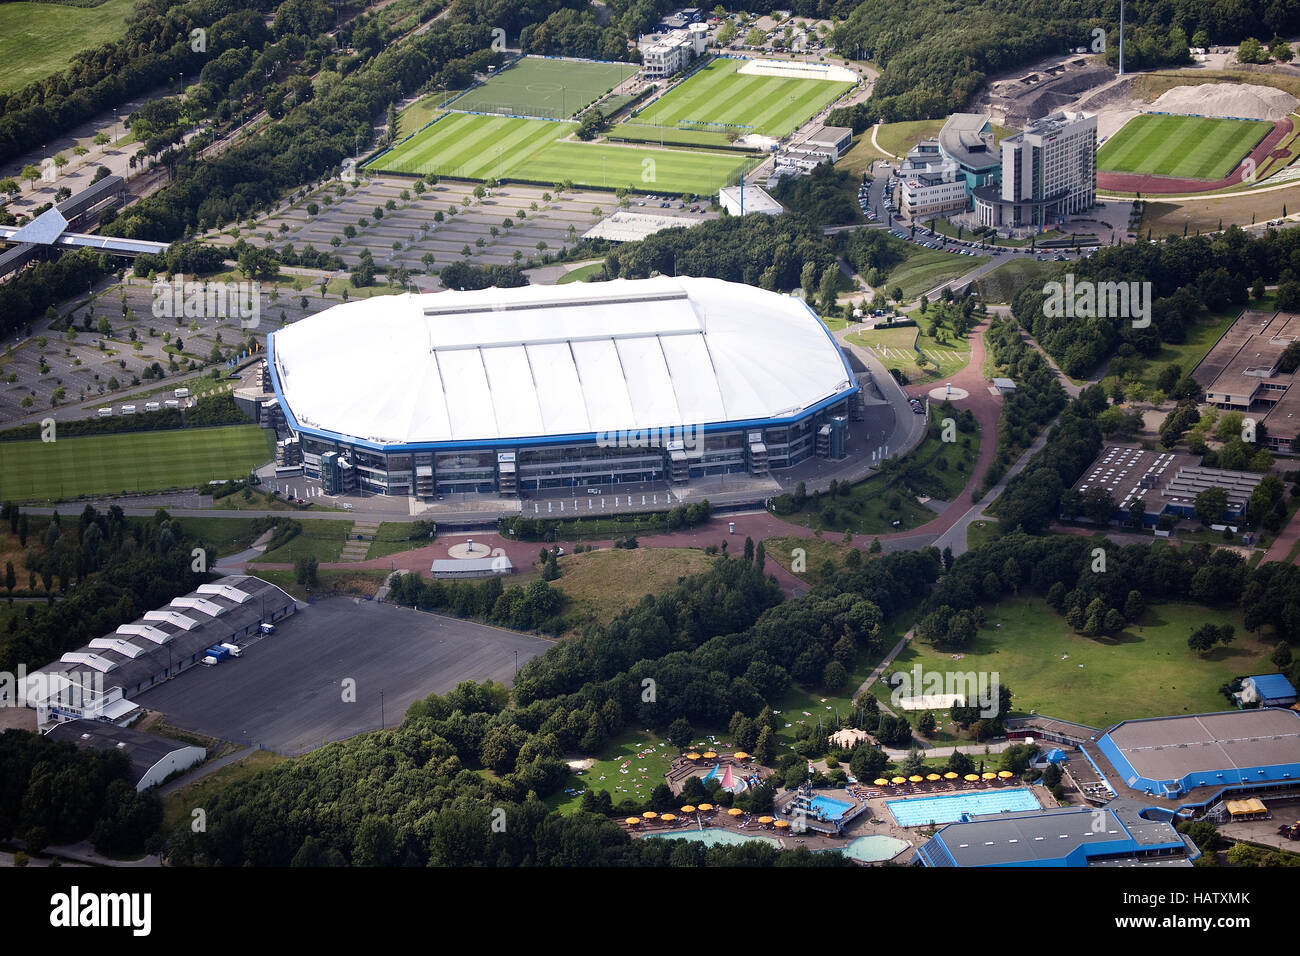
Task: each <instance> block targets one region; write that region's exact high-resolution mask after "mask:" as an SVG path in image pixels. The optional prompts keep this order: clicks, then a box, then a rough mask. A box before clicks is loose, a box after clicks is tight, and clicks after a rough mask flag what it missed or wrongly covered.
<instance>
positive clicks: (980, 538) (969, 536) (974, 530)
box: [966, 520, 1001, 551]
mask: <svg viewBox="0 0 1300 956" xmlns="http://www.w3.org/2000/svg"><path fill="white" fill-rule="evenodd" d="M999 537H1001V535H1000V534H999V532H998V523H997V522H996V521H988V520H981V521H972V522H971V523H970V526H969V527H967V529H966V550H968V551H973V550H975V549H976V548H978V547H980V546H981V545H985V544H988V543H989V542H990V541H995V540H997V539H998V538H999Z"/></svg>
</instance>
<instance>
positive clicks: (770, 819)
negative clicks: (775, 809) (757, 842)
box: [758, 817, 773, 823]
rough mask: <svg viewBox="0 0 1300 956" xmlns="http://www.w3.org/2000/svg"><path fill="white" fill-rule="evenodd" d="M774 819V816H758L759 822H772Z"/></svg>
mask: <svg viewBox="0 0 1300 956" xmlns="http://www.w3.org/2000/svg"><path fill="white" fill-rule="evenodd" d="M772 819H773V818H772V817H759V818H758V822H759V823H771V822H772Z"/></svg>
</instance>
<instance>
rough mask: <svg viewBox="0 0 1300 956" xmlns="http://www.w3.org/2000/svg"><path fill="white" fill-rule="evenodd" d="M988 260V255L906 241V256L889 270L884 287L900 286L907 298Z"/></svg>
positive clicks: (970, 270) (916, 296)
mask: <svg viewBox="0 0 1300 956" xmlns="http://www.w3.org/2000/svg"><path fill="white" fill-rule="evenodd" d="M988 261H989V260H988V256H958V255H954V254H953V253H951V252H943V251H941V250H939V249H923V248H921V247H920V246H916V245H912V244H909V245H908V249H907V258H906V259H905V260H904V261H903V262H901V263H900V264H899V265H897V266H895V267H894V268H893V269H892V270H891V271H890V273H889V276H888V278H887V279H886V280H885V283H884V287H885V288H886V289H893V288H894V286H900V287H902V290H903V300H904V301H907V302H910V301H912V300H913V299H917V298H920V297H921V295H923V294H924V293H927V292H929V291H930V290H932V289H934V288H935V287H936V286H939V285H941V284H942V283H944V282H947V281H949V280H950V279H956V278H957V277H958V276H964V275H965V274H966V273H968V272H973V271H974V270H975V269H978V268H979V267H980V266H982V265H984V263H986V262H988Z"/></svg>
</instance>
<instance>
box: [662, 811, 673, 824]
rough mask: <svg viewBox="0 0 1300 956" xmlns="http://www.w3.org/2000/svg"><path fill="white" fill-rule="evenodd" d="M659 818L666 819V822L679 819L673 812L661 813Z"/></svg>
mask: <svg viewBox="0 0 1300 956" xmlns="http://www.w3.org/2000/svg"><path fill="white" fill-rule="evenodd" d="M659 819H660V820H663V821H665V822H667V823H672V822H673V821H674V820H676V819H677V817H676V815H674V814H672V813H663V814H660V815H659Z"/></svg>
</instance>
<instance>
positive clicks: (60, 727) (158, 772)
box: [46, 719, 208, 793]
mask: <svg viewBox="0 0 1300 956" xmlns="http://www.w3.org/2000/svg"><path fill="white" fill-rule="evenodd" d="M46 736H47V737H49V738H50V739H52V740H62V741H66V742H67V743H70V744H73V745H74V746H76V747H90V748H91V749H94V750H116V751H119V752H120V753H122V754H125V755H126V758H127V759H128V760H129V761H130V762H131V776H132V777H133V778H134V782H135V789H136V792H137V793H143V792H144V791H146V790H148V789H150V788H151V787H156V786H158V785H159V784H160V783H162V782H163V781H164V780H166V779H167V778H168V777H170V776H171V775H172V774H174V773H177V772H179V771H182V770H188V769H189V768H190V767H193V766H194V765H195V764H196V763H199V762H201V761H202V760H203V759H204V758H205V757H207V755H208V752H207V751H206V750H204V749H203V748H202V747H194V746H191V745H188V744H182V743H178V742H177V741H175V740H167V739H166V738H164V737H155V736H154V735H153V734H145V733H141V732H140V731H138V730H131V729H130V728H129V727H115V726H114V725H113V724H108V723H104V722H103V721H100V720H85V719H82V720H69V721H65V722H63V723H61V724H56V725H55V726H54V727H52V728H50V730H49V732H48V733H47V734H46Z"/></svg>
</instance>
